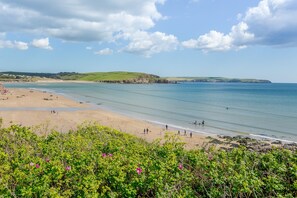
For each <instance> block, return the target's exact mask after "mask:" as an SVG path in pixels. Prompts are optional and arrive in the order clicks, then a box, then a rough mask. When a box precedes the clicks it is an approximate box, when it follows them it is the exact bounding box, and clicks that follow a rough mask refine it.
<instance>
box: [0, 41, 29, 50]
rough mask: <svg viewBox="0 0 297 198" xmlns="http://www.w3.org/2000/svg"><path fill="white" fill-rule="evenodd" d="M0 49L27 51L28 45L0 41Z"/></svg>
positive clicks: (19, 42) (18, 42)
mask: <svg viewBox="0 0 297 198" xmlns="http://www.w3.org/2000/svg"><path fill="white" fill-rule="evenodd" d="M0 48H15V49H19V50H27V49H28V48H29V47H28V43H25V42H21V41H9V40H0Z"/></svg>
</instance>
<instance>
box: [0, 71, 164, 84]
mask: <svg viewBox="0 0 297 198" xmlns="http://www.w3.org/2000/svg"><path fill="white" fill-rule="evenodd" d="M42 78H43V79H44V78H46V79H59V80H72V81H76V80H77V81H91V82H107V83H140V84H142V83H168V81H167V80H166V79H162V78H160V77H159V76H157V75H153V74H146V73H137V72H123V71H119V72H91V73H76V72H60V73H27V72H0V81H25V82H32V81H36V80H38V79H42Z"/></svg>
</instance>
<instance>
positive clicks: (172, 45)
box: [122, 31, 179, 57]
mask: <svg viewBox="0 0 297 198" xmlns="http://www.w3.org/2000/svg"><path fill="white" fill-rule="evenodd" d="M122 37H123V38H124V39H127V40H130V43H129V44H128V45H127V46H126V47H125V48H124V49H123V51H125V52H129V53H135V54H141V55H143V56H145V57H150V56H152V55H153V54H156V53H160V52H167V51H171V50H175V49H176V48H177V47H178V44H179V42H178V39H177V38H176V37H175V36H174V35H167V34H165V33H162V32H154V33H148V32H145V31H137V32H134V33H129V34H124V35H123V36H122Z"/></svg>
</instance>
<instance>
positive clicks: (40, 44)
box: [31, 38, 53, 50]
mask: <svg viewBox="0 0 297 198" xmlns="http://www.w3.org/2000/svg"><path fill="white" fill-rule="evenodd" d="M31 44H32V45H33V46H34V47H37V48H41V49H46V50H52V49H53V48H52V47H51V46H50V43H49V39H48V38H42V39H34V40H33V41H32V43H31Z"/></svg>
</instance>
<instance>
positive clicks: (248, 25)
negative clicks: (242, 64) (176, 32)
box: [182, 0, 297, 51]
mask: <svg viewBox="0 0 297 198" xmlns="http://www.w3.org/2000/svg"><path fill="white" fill-rule="evenodd" d="M238 16H239V17H238V19H240V20H241V21H240V22H239V23H238V24H237V25H234V26H233V27H232V28H231V30H230V32H229V33H227V34H224V33H221V32H218V31H216V30H212V31H210V32H209V33H207V34H204V35H201V36H199V37H198V38H197V39H190V40H187V41H184V42H182V46H183V47H185V48H195V49H202V50H203V51H226V50H231V49H241V48H245V47H247V46H249V45H255V44H256V45H277V46H297V20H296V17H297V1H296V0H261V1H260V2H259V4H258V5H257V6H256V7H252V8H249V9H248V10H247V11H246V13H245V14H243V15H242V14H240V15H238Z"/></svg>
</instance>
